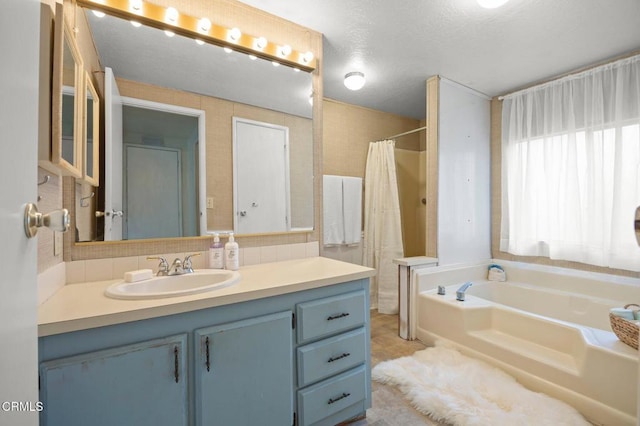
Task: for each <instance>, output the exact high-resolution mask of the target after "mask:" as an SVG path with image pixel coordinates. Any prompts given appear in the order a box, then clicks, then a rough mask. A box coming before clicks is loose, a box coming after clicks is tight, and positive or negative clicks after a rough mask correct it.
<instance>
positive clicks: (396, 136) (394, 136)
mask: <svg viewBox="0 0 640 426" xmlns="http://www.w3.org/2000/svg"><path fill="white" fill-rule="evenodd" d="M426 129H427V126H424V127H418V128H417V129H413V130H409V131H408V132H404V133H400V134H398V135H393V136H389V137H387V138H385V140H388V139H393V138H399V137H400V136H406V135H410V134H411V133H415V132H419V131H421V130H426Z"/></svg>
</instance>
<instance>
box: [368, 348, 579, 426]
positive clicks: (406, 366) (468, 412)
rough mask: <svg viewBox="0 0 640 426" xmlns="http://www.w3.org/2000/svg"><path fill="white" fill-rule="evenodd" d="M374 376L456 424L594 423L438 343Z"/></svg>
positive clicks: (390, 363) (427, 410) (386, 363)
mask: <svg viewBox="0 0 640 426" xmlns="http://www.w3.org/2000/svg"><path fill="white" fill-rule="evenodd" d="M372 378H373V380H375V381H377V382H380V383H383V384H390V385H395V386H398V388H399V389H400V390H401V391H402V393H404V394H405V396H406V397H407V398H408V399H409V401H410V402H411V404H412V405H413V406H414V407H415V408H416V409H417V410H418V411H420V412H422V413H424V414H427V415H429V416H431V418H433V419H435V420H437V421H441V422H442V421H444V422H447V423H450V424H453V425H459V426H465V425H470V426H471V425H478V426H490V425H491V426H493V425H498V426H503V425H504V426H507V425H518V426H520V425H536V426H542V425H548V426H560V425H566V426H569V425H571V426H573V425H590V423H589V422H587V421H586V420H585V419H584V418H583V417H582V416H581V415H580V413H578V412H577V411H576V410H575V409H574V408H572V407H570V406H569V405H567V404H565V403H564V402H561V401H558V400H557V399H554V398H551V397H549V396H547V395H545V394H542V393H536V392H532V391H530V390H528V389H526V388H525V387H524V386H522V385H521V384H519V383H518V382H516V380H515V379H514V378H513V377H511V376H510V375H508V374H506V373H505V372H504V371H502V370H500V369H498V368H495V367H492V366H490V365H489V364H487V363H485V362H482V361H479V360H477V359H473V358H469V357H467V356H464V355H462V354H461V353H460V352H458V351H456V350H455V349H452V348H447V347H442V346H436V347H434V348H427V349H424V350H422V351H418V352H416V353H414V354H413V355H412V356H407V357H403V358H398V359H394V360H391V361H383V362H381V363H379V364H378V365H376V366H375V367H374V368H373V370H372Z"/></svg>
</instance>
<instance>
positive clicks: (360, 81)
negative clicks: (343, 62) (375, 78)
mask: <svg viewBox="0 0 640 426" xmlns="http://www.w3.org/2000/svg"><path fill="white" fill-rule="evenodd" d="M365 81H366V80H365V79H364V74H363V73H361V72H360V71H353V72H350V73H347V75H345V76H344V85H345V86H346V87H347V89H349V90H360V89H362V87H363V86H364V83H365Z"/></svg>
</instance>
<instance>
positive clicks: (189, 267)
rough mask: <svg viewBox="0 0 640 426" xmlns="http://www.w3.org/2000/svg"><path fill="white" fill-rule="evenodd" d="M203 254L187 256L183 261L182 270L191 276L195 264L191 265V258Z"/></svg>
mask: <svg viewBox="0 0 640 426" xmlns="http://www.w3.org/2000/svg"><path fill="white" fill-rule="evenodd" d="M200 254H201V253H192V254H189V255H187V256H186V257H185V258H184V260H183V261H182V269H184V272H185V273H186V274H191V273H192V272H193V264H192V263H191V258H192V257H194V256H200Z"/></svg>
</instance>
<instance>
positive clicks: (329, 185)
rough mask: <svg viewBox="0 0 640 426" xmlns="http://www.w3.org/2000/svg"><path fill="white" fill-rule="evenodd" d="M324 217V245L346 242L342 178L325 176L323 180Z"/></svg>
mask: <svg viewBox="0 0 640 426" xmlns="http://www.w3.org/2000/svg"><path fill="white" fill-rule="evenodd" d="M322 182H323V183H322V206H323V208H322V213H323V214H322V216H323V221H324V222H323V225H324V226H323V236H324V244H325V245H331V244H342V243H343V242H344V217H343V215H342V177H341V176H332V175H324V176H323V179H322Z"/></svg>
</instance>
